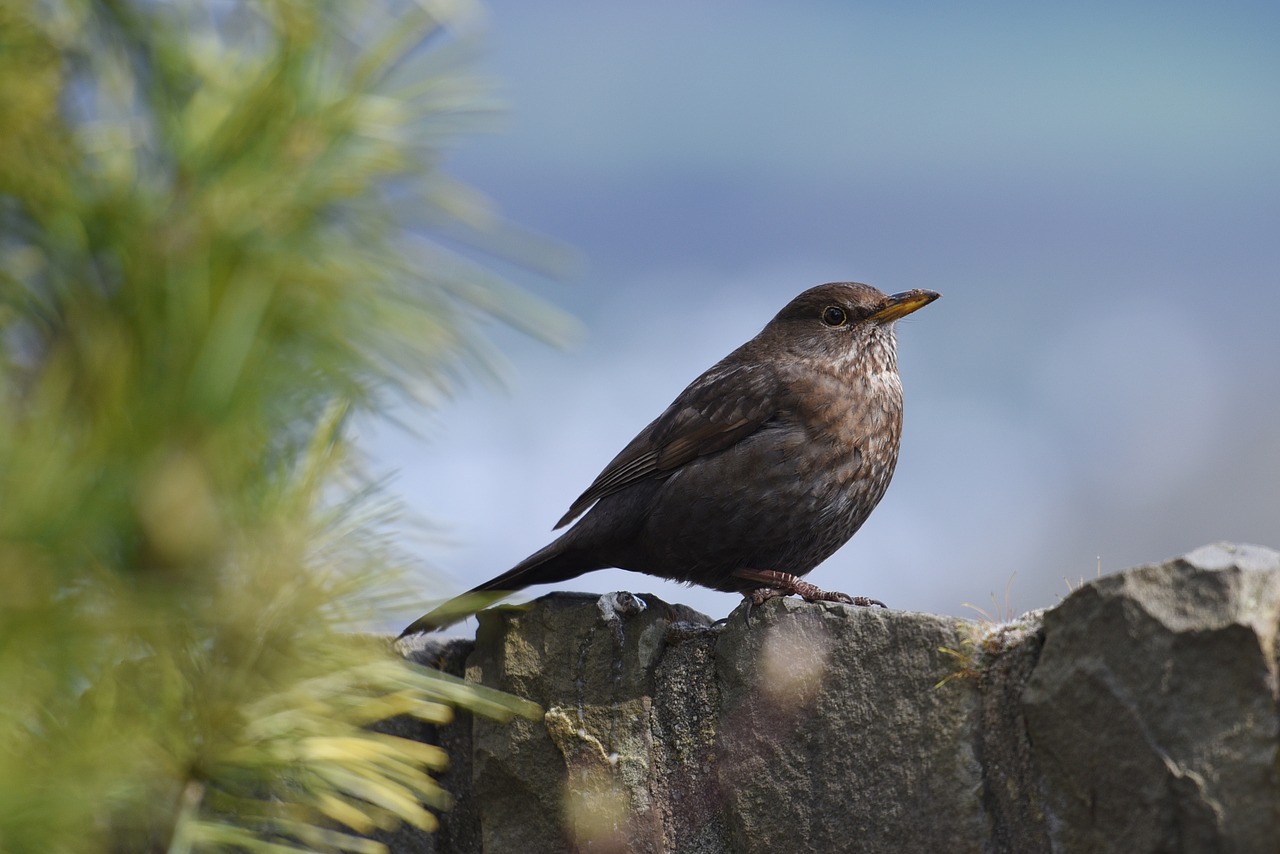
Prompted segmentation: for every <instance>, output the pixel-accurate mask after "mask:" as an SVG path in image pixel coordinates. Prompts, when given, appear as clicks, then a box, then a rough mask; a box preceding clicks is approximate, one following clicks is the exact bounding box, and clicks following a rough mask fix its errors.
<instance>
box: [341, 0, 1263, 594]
mask: <svg viewBox="0 0 1280 854" xmlns="http://www.w3.org/2000/svg"><path fill="white" fill-rule="evenodd" d="M488 9H489V26H488V36H487V38H486V40H485V48H484V53H483V56H482V58H481V60H480V63H479V65H480V68H481V69H482V70H483V71H484V72H485V73H487V74H489V75H490V76H492V77H493V78H495V79H496V80H497V81H498V83H499V88H500V90H501V91H502V93H503V97H504V99H505V101H506V102H507V104H508V105H509V111H508V113H507V115H506V117H505V119H504V121H503V123H502V124H503V129H502V131H501V132H500V133H498V134H494V135H491V136H485V137H478V138H471V139H468V140H466V141H465V142H464V144H462V145H461V146H460V147H459V149H458V150H457V152H455V153H454V155H453V156H452V157H451V158H450V159H449V161H448V171H449V172H450V173H451V174H453V175H455V176H457V177H459V178H461V179H463V180H465V181H467V182H469V183H471V184H472V185H474V186H476V187H477V188H479V189H480V190H482V191H483V192H485V193H486V194H487V195H489V196H490V197H491V198H493V199H494V200H495V202H496V203H497V204H498V205H499V206H500V207H501V208H502V209H503V211H504V212H505V213H506V214H507V215H508V216H509V217H510V218H511V219H512V220H513V221H515V222H517V223H519V224H521V225H523V226H526V227H528V228H530V229H532V230H535V231H537V232H541V233H543V234H546V235H549V236H551V237H554V238H555V239H557V240H560V241H563V242H564V243H565V244H567V245H569V246H572V247H573V248H574V249H576V250H577V252H578V253H579V256H580V258H581V262H582V263H581V265H580V266H581V269H580V272H578V273H577V274H576V275H574V276H573V277H572V278H571V280H570V281H568V282H564V281H549V280H546V279H540V278H538V277H536V276H533V275H529V274H523V273H520V272H518V271H517V272H515V273H513V278H515V280H516V281H517V282H518V283H519V284H521V285H522V286H524V287H527V288H528V289H530V290H533V291H534V292H536V293H537V294H539V295H540V296H542V297H543V298H544V299H546V300H547V301H549V302H551V303H553V304H555V305H558V306H560V307H562V308H563V309H564V310H566V311H568V312H570V313H572V314H573V315H575V316H577V317H578V318H579V320H580V323H581V333H580V335H579V336H578V340H577V342H576V344H575V345H574V347H572V348H571V349H568V350H555V349H552V348H549V347H546V346H545V345H541V344H538V343H536V342H532V341H529V340H527V339H524V338H521V337H520V336H519V335H516V334H514V333H509V332H507V331H504V330H501V329H495V330H494V332H495V340H496V341H497V343H498V346H499V347H500V349H501V351H502V352H503V353H504V354H505V357H506V360H507V369H506V376H505V380H506V384H505V388H502V389H498V388H495V387H493V386H492V385H485V384H475V385H473V386H472V387H470V388H468V389H466V390H464V391H463V392H462V393H461V394H460V395H459V397H458V399H457V400H455V401H454V402H452V403H450V404H448V405H447V406H446V407H445V408H444V409H442V410H441V411H440V412H438V413H436V414H434V415H433V416H432V417H431V420H430V422H429V423H428V422H426V421H425V420H424V421H423V423H422V424H421V427H422V432H423V436H422V437H418V438H415V437H411V436H407V435H405V434H402V433H398V432H396V431H394V430H391V429H369V430H367V435H366V437H365V439H366V445H367V447H368V448H369V450H370V451H371V453H372V455H373V457H374V460H375V463H376V464H377V465H378V467H380V468H381V469H383V470H388V469H390V470H395V471H398V476H397V479H396V480H395V482H394V488H395V490H396V491H397V492H398V493H399V494H401V495H402V496H403V497H404V498H405V499H406V500H407V501H408V503H409V504H410V505H411V506H412V507H414V508H415V509H417V510H418V511H420V512H421V513H422V514H424V515H425V516H427V517H428V518H430V519H431V520H432V521H433V522H434V523H436V524H438V525H439V526H440V530H441V531H442V532H443V533H442V536H441V538H440V541H439V542H433V543H429V544H425V545H423V546H422V549H423V553H424V555H425V556H426V557H427V558H428V560H430V561H431V562H432V563H433V564H434V565H435V566H436V567H437V568H438V572H437V577H436V578H434V579H432V580H431V581H425V580H424V591H426V590H431V591H432V592H435V593H436V595H444V594H448V593H453V592H459V591H461V590H462V589H464V588H466V587H468V586H470V585H471V584H473V583H476V582H478V581H481V580H484V579H485V578H488V577H490V576H492V575H495V574H497V573H498V572H500V571H502V570H504V569H506V568H507V567H509V566H510V565H511V564H513V563H515V562H516V561H518V560H519V559H521V558H523V557H524V556H525V555H526V554H528V553H529V552H532V551H533V550H535V549H536V548H538V547H540V546H542V545H544V544H545V543H546V542H547V541H549V539H550V537H551V534H550V527H551V525H552V524H553V523H554V521H555V520H556V519H557V518H558V517H559V516H560V514H561V513H562V512H563V510H564V509H565V508H566V507H567V506H568V505H569V503H570V502H571V501H572V500H573V499H574V498H575V497H576V496H577V495H578V494H579V493H580V492H581V491H582V489H584V488H585V487H586V485H587V484H588V483H589V482H590V481H591V479H592V478H593V477H594V476H595V474H596V473H597V472H598V471H599V470H600V468H602V467H603V466H604V464H605V463H606V462H608V460H609V459H610V458H611V457H612V456H613V454H614V453H615V452H616V451H617V450H619V449H620V448H621V447H622V446H623V445H624V444H625V443H626V442H627V441H628V440H629V439H630V438H631V437H632V436H633V435H634V434H635V433H636V432H637V431H638V430H639V429H640V428H641V427H643V426H644V425H645V424H646V423H648V421H649V420H650V419H652V418H653V417H654V416H655V415H657V413H658V412H660V411H661V410H662V409H663V408H664V407H665V406H666V405H667V403H669V402H670V400H671V399H672V398H673V397H675V395H676V394H677V393H678V392H679V391H680V390H681V389H682V388H683V387H684V386H685V384H687V383H688V382H689V381H690V380H692V379H693V378H694V377H695V376H697V375H698V374H699V373H700V372H701V371H702V370H704V369H705V368H707V367H708V366H710V365H711V364H712V363H713V362H714V361H716V360H717V359H719V358H720V357H721V356H723V355H724V354H725V353H727V352H728V351H729V350H731V349H732V348H733V347H735V346H737V345H738V344H739V343H741V342H742V341H744V340H746V339H747V338H749V337H750V336H751V335H753V334H754V333H755V332H756V331H757V330H758V329H759V328H760V327H761V326H762V325H763V324H764V323H765V322H767V321H768V319H769V318H770V317H772V315H773V314H774V313H775V312H776V311H777V310H778V309H779V308H780V307H781V306H782V305H783V304H785V303H786V302H787V300H789V299H790V298H791V297H792V296H794V295H795V294H796V293H799V292H800V291H801V290H804V289H805V288H807V287H810V286H812V285H815V284H819V283H821V282H824V281H832V280H847V279H852V280H857V281H865V282H870V283H872V284H875V285H877V286H878V287H880V288H881V289H883V290H886V291H899V290H905V289H908V288H917V287H924V288H932V289H935V290H938V291H941V292H942V293H943V295H944V297H943V299H942V300H940V301H939V302H937V303H935V304H933V305H931V306H929V307H928V308H927V309H926V310H924V311H922V312H920V313H919V314H917V315H913V316H912V317H911V318H908V320H907V321H905V322H903V323H901V324H899V342H900V366H901V369H902V373H903V380H904V385H905V386H906V396H907V411H906V428H905V433H904V439H903V448H902V456H901V460H900V463H899V468H898V473H897V475H896V477H895V480H894V482H893V485H892V486H891V487H890V489H889V492H888V494H887V496H886V497H885V499H884V501H883V502H882V504H881V506H880V508H879V509H878V510H877V511H876V512H875V513H874V514H873V515H872V517H871V519H870V520H869V521H868V522H867V524H866V525H865V526H864V528H863V530H862V531H861V532H859V534H858V535H857V536H856V537H855V538H854V539H853V541H851V543H850V544H849V545H848V546H846V547H845V548H844V549H842V550H841V551H840V552H838V553H837V554H836V555H835V556H834V557H832V558H831V559H829V560H828V561H827V562H826V563H825V564H823V565H822V566H820V567H818V568H817V569H816V570H814V572H813V573H811V574H810V576H809V580H811V581H814V582H815V583H817V584H819V585H820V586H822V587H826V588H829V589H838V590H844V591H845V592H848V593H850V594H855V595H856V594H862V595H868V596H873V597H875V598H879V599H883V600H885V601H886V602H888V603H889V604H890V605H892V606H894V607H900V608H905V609H911V610H925V611H936V612H941V613H952V614H960V615H963V614H967V613H969V612H968V611H967V610H966V609H965V608H964V603H966V602H973V603H977V604H984V603H985V604H989V594H991V593H992V592H994V593H996V594H997V597H998V598H1000V599H1001V600H1003V598H1004V590H1005V587H1006V585H1007V584H1008V583H1009V580H1010V578H1011V577H1013V576H1014V574H1015V573H1016V578H1015V579H1014V580H1013V583H1012V592H1011V599H1012V605H1013V607H1014V608H1015V609H1018V610H1021V609H1026V608H1031V607H1037V606H1041V605H1050V604H1053V602H1055V601H1057V599H1058V598H1059V597H1060V596H1061V595H1062V594H1064V593H1065V592H1066V589H1067V586H1066V583H1065V582H1064V578H1070V579H1071V580H1072V581H1073V582H1074V581H1076V580H1078V579H1079V578H1080V577H1082V576H1083V577H1090V576H1092V575H1093V574H1094V573H1095V572H1096V569H1097V566H1098V562H1099V559H1100V561H1101V566H1102V569H1103V571H1104V572H1107V571H1115V570H1119V569H1122V568H1124V567H1127V566H1131V565H1134V564H1138V563H1144V562H1152V561H1158V560H1162V559H1164V558H1166V557H1169V556H1172V555H1176V554H1180V553H1182V552H1185V551H1188V550H1190V549H1192V548H1194V547H1196V546H1198V545H1201V544H1203V543H1205V542H1210V541H1213V540H1218V539H1233V540H1242V541H1252V542H1258V543H1262V544H1265V545H1271V546H1280V502H1277V492H1278V488H1277V484H1280V438H1278V434H1280V429H1278V428H1280V394H1278V392H1280V331H1278V329H1277V327H1278V326H1280V51H1277V50H1276V49H1275V45H1276V44H1280V6H1277V5H1275V4H1264V3H1256V4H1250V3H1234V4H1219V5H1216V6H1210V5H1209V4H1179V3H1167V4H1148V3H1127V2H1116V3H1098V4H1068V5H1065V6H1064V5H1061V4H1059V5H1054V6H1050V5H1048V4H1013V3H1007V4H1006V3H967V4H941V3H894V4H859V3H836V2H828V3H820V2H811V3H798V4H776V3H765V2H734V3H730V2H702V3H698V4H686V3H674V2H655V3H649V4H616V3H596V4H588V3H569V2H558V0H557V2H542V3H537V4H531V3H527V2H516V0H495V2H491V3H489V4H488ZM561 587H562V588H565V589H579V590H592V591H599V592H606V591H609V590H614V589H630V590H635V591H637V592H645V591H652V592H655V593H658V594H659V595H661V596H663V597H664V598H667V599H668V600H673V601H682V602H686V603H688V604H690V605H693V606H694V607H698V608H700V609H702V610H705V611H706V612H708V613H710V614H711V615H713V616H716V617H719V616H723V615H724V614H726V613H728V611H729V610H730V609H731V608H732V607H733V605H734V604H735V597H733V596H730V595H728V594H721V593H714V592H710V591H701V590H693V589H686V588H681V587H676V586H674V585H667V584H664V583H661V582H658V581H657V580H656V579H648V578H644V577H641V576H635V575H631V574H629V573H623V572H602V573H594V574H591V575H588V576H584V577H583V578H581V579H578V580H576V581H573V582H569V583H568V584H565V585H561ZM532 592H534V593H537V592H542V591H541V590H539V589H535V590H534V591H532ZM425 596H426V594H425V593H424V597H425ZM407 616H408V615H407Z"/></svg>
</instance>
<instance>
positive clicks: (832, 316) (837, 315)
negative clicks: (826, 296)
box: [822, 305, 849, 326]
mask: <svg viewBox="0 0 1280 854" xmlns="http://www.w3.org/2000/svg"><path fill="white" fill-rule="evenodd" d="M822 322H823V323H825V324H827V326H844V325H845V324H846V323H848V322H849V316H848V315H847V314H845V313H844V309H843V308H841V307H840V306H838V305H829V306H827V307H826V308H824V309H823V310H822Z"/></svg>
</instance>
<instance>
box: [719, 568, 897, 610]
mask: <svg viewBox="0 0 1280 854" xmlns="http://www.w3.org/2000/svg"><path fill="white" fill-rule="evenodd" d="M733 577H734V578H741V579H742V580H743V581H749V582H751V583H752V584H759V585H760V586H759V587H757V588H754V589H752V590H749V591H747V592H745V593H743V594H742V595H743V596H745V597H746V598H747V599H750V600H751V604H752V606H753V607H754V606H759V605H763V604H764V603H765V602H768V601H769V600H770V599H776V598H777V597H779V596H799V597H800V598H801V599H803V600H804V601H806V602H841V603H843V604H845V605H860V606H862V607H864V608H869V607H871V606H872V605H879V606H880V607H881V608H886V607H888V606H887V605H885V604H884V603H883V602H881V601H880V600H879V599H868V598H867V597H866V596H850V595H849V594H847V593H837V592H835V591H831V592H828V591H826V590H823V589H822V588H821V587H818V586H817V585H815V584H810V583H809V582H807V581H805V580H803V579H802V578H800V577H798V576H795V575H792V574H791V573H789V572H778V571H777V570H774V569H737V570H734V572H733Z"/></svg>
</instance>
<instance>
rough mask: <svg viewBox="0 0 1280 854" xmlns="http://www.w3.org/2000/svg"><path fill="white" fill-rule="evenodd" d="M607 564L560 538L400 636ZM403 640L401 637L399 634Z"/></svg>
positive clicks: (440, 625)
mask: <svg viewBox="0 0 1280 854" xmlns="http://www.w3.org/2000/svg"><path fill="white" fill-rule="evenodd" d="M601 568H603V567H602V566H601V565H600V564H599V563H598V562H593V561H590V560H586V559H584V558H583V557H582V555H581V553H580V552H577V551H575V550H570V549H565V548H564V546H562V545H561V544H560V540H557V541H555V542H553V543H551V544H550V545H549V546H547V547H546V548H544V549H542V550H541V551H537V552H534V553H533V554H531V555H529V556H528V557H527V558H525V559H524V560H522V561H520V562H519V563H518V564H516V565H515V566H513V567H511V569H508V570H507V571H506V572H504V573H502V574H501V575H499V576H497V577H495V578H490V579H489V580H488V581H486V582H485V583H483V584H478V585H476V586H475V587H473V588H471V589H470V590H468V591H467V592H466V593H463V594H462V595H460V596H455V597H454V598H452V599H450V600H449V601H448V602H445V603H444V604H443V605H440V606H439V607H437V608H434V609H432V610H431V611H429V612H427V613H426V614H424V615H423V616H421V617H419V618H418V619H416V620H414V621H413V623H411V624H410V625H409V627H408V628H406V629H405V630H404V631H403V632H401V633H400V637H401V638H404V637H408V636H409V635H416V634H418V633H420V632H435V631H439V630H440V629H445V628H448V627H449V626H452V625H453V624H454V623H458V622H461V621H463V620H465V619H466V618H467V617H470V616H471V615H473V614H475V613H476V612H477V611H482V610H484V609H485V608H488V607H489V606H490V605H493V604H495V603H496V602H499V601H501V600H503V599H505V598H506V597H507V596H509V595H510V594H512V593H515V592H516V591H517V590H523V589H524V588H526V587H529V586H531V585H534V584H554V583H555V582H557V581H568V580H569V579H570V578H577V577H578V576H579V575H582V574H583V573H584V572H590V571H591V570H593V569H601ZM397 640H399V638H397Z"/></svg>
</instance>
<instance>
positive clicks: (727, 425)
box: [556, 363, 785, 528]
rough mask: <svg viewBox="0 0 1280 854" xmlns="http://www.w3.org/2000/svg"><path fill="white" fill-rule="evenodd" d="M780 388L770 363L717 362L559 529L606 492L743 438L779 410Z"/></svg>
mask: <svg viewBox="0 0 1280 854" xmlns="http://www.w3.org/2000/svg"><path fill="white" fill-rule="evenodd" d="M722 364H723V363H722ZM781 388H785V385H784V384H782V383H779V382H778V381H777V378H776V377H775V376H774V370H773V368H772V367H771V366H769V365H766V364H741V365H735V366H733V367H731V368H728V369H725V368H723V367H722V365H717V366H716V367H714V368H712V369H711V370H709V371H707V372H706V373H705V374H703V375H702V376H700V377H698V379H696V380H694V381H693V382H692V383H691V384H690V385H689V387H688V388H686V389H685V390H684V391H683V392H681V393H680V396H679V397H677V398H676V399H675V400H674V401H673V402H672V403H671V405H670V406H668V407H667V409H666V411H665V412H663V413H662V415H660V416H658V418H657V419H655V420H654V421H653V422H652V423H651V424H649V426H648V427H646V428H644V429H643V430H641V431H640V434H639V435H638V436H636V437H635V438H634V439H632V440H631V442H630V443H629V444H628V445H627V446H626V447H625V448H623V449H622V452H621V453H620V454H618V456H616V457H614V458H613V461H612V462H610V463H609V465H607V466H605V468H604V471H602V472H600V475H599V476H598V477H597V478H596V479H595V481H593V482H592V484H591V486H589V487H587V491H586V492H584V493H582V495H581V496H579V497H578V500H577V501H575V502H573V505H572V506H571V507H570V508H569V512H568V513H566V514H565V515H564V517H563V518H561V520H560V521H559V522H558V523H556V527H557V528H562V527H564V526H565V525H567V524H569V523H570V522H572V521H573V520H574V519H576V518H577V517H578V516H580V515H581V514H582V513H583V512H584V511H585V510H586V509H587V508H588V507H590V506H591V505H592V504H594V503H595V502H596V501H599V500H600V499H601V498H604V497H605V496H606V495H611V494H613V493H615V492H618V491H619V490H622V489H625V488H627V487H628V486H630V485H631V484H633V483H636V482H638V481H641V480H644V479H645V478H650V477H664V476H666V475H668V474H670V473H671V472H673V471H675V470H676V469H678V468H679V467H680V466H682V465H684V464H685V463H687V462H689V461H690V460H693V459H696V458H697V457H701V456H706V455H707V454H714V453H716V452H717V451H722V450H724V449H726V448H729V447H731V446H733V445H734V444H736V443H738V442H740V441H742V440H743V439H745V438H746V437H747V436H750V435H751V434H752V433H754V432H755V431H756V430H758V429H760V427H761V425H763V424H764V423H765V422H767V421H768V420H769V419H771V418H772V417H773V416H774V415H776V414H777V413H778V411H779V410H780V409H781V406H780V403H779V401H780V393H779V391H778V390H779V389H781Z"/></svg>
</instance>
